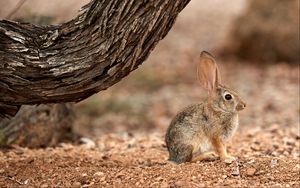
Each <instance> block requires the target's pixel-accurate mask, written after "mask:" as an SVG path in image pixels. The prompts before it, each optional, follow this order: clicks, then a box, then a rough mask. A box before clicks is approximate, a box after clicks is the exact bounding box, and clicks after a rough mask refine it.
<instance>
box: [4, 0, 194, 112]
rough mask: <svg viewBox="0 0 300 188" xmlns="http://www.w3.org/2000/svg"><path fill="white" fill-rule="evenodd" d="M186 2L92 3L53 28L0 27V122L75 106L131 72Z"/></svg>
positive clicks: (101, 0) (106, 0) (94, 0)
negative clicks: (40, 109)
mask: <svg viewBox="0 0 300 188" xmlns="http://www.w3.org/2000/svg"><path fill="white" fill-rule="evenodd" d="M189 1H190V0H155V1H153V0H140V1H133V0H92V1H91V2H90V3H89V4H87V5H86V6H85V7H83V10H82V12H81V14H80V15H79V16H77V17H76V18H74V19H73V20H71V21H69V22H67V23H64V24H61V25H55V26H45V27H42V26H35V25H31V24H21V23H15V22H10V21H5V20H3V21H0V116H2V117H4V116H9V115H14V113H15V112H16V111H15V110H16V109H18V108H19V106H20V105H22V104H40V103H59V102H71V101H80V100H83V99H85V98H87V97H89V96H90V95H92V94H95V93H97V92H99V91H101V90H104V89H107V88H108V87H110V86H112V85H113V84H115V83H117V82H118V81H120V80H121V79H122V78H123V77H125V76H126V75H128V74H129V73H130V72H131V71H132V70H134V69H136V68H137V67H138V66H139V65H140V64H141V63H142V62H143V61H145V59H146V58H147V57H148V55H149V54H150V52H151V51H152V50H153V48H154V47H155V46H156V44H157V43H158V42H159V40H161V39H162V38H164V37H165V35H166V34H167V33H168V31H169V30H170V29H171V27H172V25H173V24H174V21H175V19H176V17H177V15H178V13H179V12H180V11H181V10H182V9H183V8H184V7H185V6H186V5H187V4H188V2H189Z"/></svg>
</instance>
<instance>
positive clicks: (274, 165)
mask: <svg viewBox="0 0 300 188" xmlns="http://www.w3.org/2000/svg"><path fill="white" fill-rule="evenodd" d="M277 165H278V160H277V159H272V160H271V165H270V166H271V168H275V167H276V166H277Z"/></svg>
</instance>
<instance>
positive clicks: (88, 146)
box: [80, 137, 96, 149]
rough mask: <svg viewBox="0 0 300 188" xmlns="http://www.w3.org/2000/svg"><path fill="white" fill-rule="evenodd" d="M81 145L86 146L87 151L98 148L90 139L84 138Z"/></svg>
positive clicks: (81, 139)
mask: <svg viewBox="0 0 300 188" xmlns="http://www.w3.org/2000/svg"><path fill="white" fill-rule="evenodd" d="M80 143H81V144H83V145H84V147H85V148H86V149H93V148H95V147H96V144H95V142H94V141H93V140H91V139H90V138H86V137H82V138H80Z"/></svg>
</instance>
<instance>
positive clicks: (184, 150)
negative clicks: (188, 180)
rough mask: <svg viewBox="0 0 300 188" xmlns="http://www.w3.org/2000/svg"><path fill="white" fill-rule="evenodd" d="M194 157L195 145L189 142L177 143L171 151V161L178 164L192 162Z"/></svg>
mask: <svg viewBox="0 0 300 188" xmlns="http://www.w3.org/2000/svg"><path fill="white" fill-rule="evenodd" d="M192 157H193V146H192V145H188V144H180V145H177V146H176V148H173V149H172V150H171V151H170V159H169V160H170V161H174V162H176V163H177V164H180V163H184V162H190V161H191V160H192Z"/></svg>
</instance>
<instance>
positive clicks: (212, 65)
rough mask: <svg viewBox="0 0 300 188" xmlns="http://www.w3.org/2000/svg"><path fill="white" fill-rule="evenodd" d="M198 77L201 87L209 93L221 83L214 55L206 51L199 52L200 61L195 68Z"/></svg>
mask: <svg viewBox="0 0 300 188" xmlns="http://www.w3.org/2000/svg"><path fill="white" fill-rule="evenodd" d="M197 74H198V79H199V81H200V84H201V85H202V87H204V88H205V89H207V90H208V91H209V93H211V92H212V91H214V90H215V89H216V87H217V86H218V84H220V83H221V76H220V72H219V69H218V66H217V63H216V61H215V59H214V57H213V56H212V55H211V54H210V53H208V52H206V51H203V52H201V55H200V61H199V63H198V68H197Z"/></svg>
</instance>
